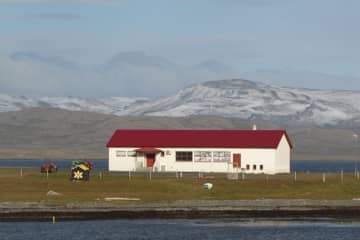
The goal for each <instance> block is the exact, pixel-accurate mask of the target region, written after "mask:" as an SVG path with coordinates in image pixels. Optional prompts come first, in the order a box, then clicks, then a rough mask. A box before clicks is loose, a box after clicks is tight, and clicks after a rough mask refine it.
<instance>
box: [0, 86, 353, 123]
mask: <svg viewBox="0 0 360 240" xmlns="http://www.w3.org/2000/svg"><path fill="white" fill-rule="evenodd" d="M359 102H360V92H355V91H338V90H311V89H300V88H287V87H277V86H271V85H267V84H263V83H259V82H252V81H248V80H242V79H233V80H221V81H210V82H205V83H202V84H196V85H192V86H190V87H187V88H184V89H182V90H180V91H179V92H178V93H176V94H174V95H172V96H169V97H166V98H159V99H155V100H148V99H145V98H120V97H113V98H107V99H82V98H72V97H71V98H39V99H35V98H28V97H11V96H8V95H0V111H3V112H4V111H14V110H20V109H24V108H29V107H55V108H61V109H67V110H76V111H90V112H100V113H111V114H116V115H139V116H141V115H152V116H174V117H181V116H189V115H217V116H223V117H237V118H242V119H262V120H269V121H273V122H281V123H286V124H296V125H299V124H316V125H321V126H323V125H338V124H344V125H351V126H360V104H358V103H359Z"/></svg>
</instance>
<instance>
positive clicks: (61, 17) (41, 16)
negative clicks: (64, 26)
mask: <svg viewBox="0 0 360 240" xmlns="http://www.w3.org/2000/svg"><path fill="white" fill-rule="evenodd" d="M24 17H25V18H30V19H55V20H75V19H80V18H81V15H79V14H73V13H35V14H28V15H25V16H24Z"/></svg>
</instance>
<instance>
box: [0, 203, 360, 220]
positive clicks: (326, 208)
mask: <svg viewBox="0 0 360 240" xmlns="http://www.w3.org/2000/svg"><path fill="white" fill-rule="evenodd" d="M53 217H55V219H56V221H65V220H90V219H146V218H148V219H149V218H183V219H194V218H269V219H275V220H276V219H287V220H306V219H324V218H325V219H334V220H351V221H360V200H272V199H260V200H235V201H233V200H222V201H218V200H216V201H215V200H214V201H212V200H211V201H210V200H209V201H197V200H191V201H188V200H187V201H175V202H171V203H146V204H145V203H136V204H126V205H121V204H120V205H119V204H115V203H112V202H103V201H98V202H92V203H79V204H74V203H73V204H49V203H46V202H1V203H0V221H51V219H52V218H53Z"/></svg>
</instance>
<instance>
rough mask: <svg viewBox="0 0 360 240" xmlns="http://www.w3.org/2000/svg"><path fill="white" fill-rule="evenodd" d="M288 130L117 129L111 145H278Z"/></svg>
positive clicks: (109, 145) (249, 146) (269, 146)
mask: <svg viewBox="0 0 360 240" xmlns="http://www.w3.org/2000/svg"><path fill="white" fill-rule="evenodd" d="M284 135H285V137H286V139H287V141H288V143H289V145H290V147H291V148H292V144H291V142H290V139H289V137H288V135H287V133H286V131H285V130H129V129H118V130H116V131H115V133H114V134H113V136H112V137H111V139H110V141H109V142H108V144H107V145H106V146H107V147H108V148H111V147H137V148H143V147H145V148H148V147H154V148H161V147H175V148H176V147H177V148H182V147H198V148H205V147H218V148H277V146H278V145H279V142H280V140H281V138H282V136H284Z"/></svg>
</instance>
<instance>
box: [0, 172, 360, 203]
mask: <svg viewBox="0 0 360 240" xmlns="http://www.w3.org/2000/svg"><path fill="white" fill-rule="evenodd" d="M69 177H70V172H68V171H65V170H62V171H60V172H58V173H52V174H49V177H48V178H47V177H46V174H44V173H40V172H39V170H38V169H30V168H25V169H23V170H22V176H21V173H20V169H17V168H0V192H1V194H0V201H1V202H4V201H45V202H52V203H70V202H72V203H82V202H95V201H104V198H105V197H129V198H140V202H159V201H161V202H166V201H168V202H169V201H170V202H171V201H175V200H241V199H263V198H265V199H353V198H360V181H359V180H358V178H357V177H356V176H355V174H344V176H343V180H342V179H341V175H340V174H327V175H326V179H325V183H324V182H323V175H322V174H306V173H301V174H297V177H296V181H295V179H294V175H293V174H285V175H245V179H244V180H242V178H241V175H240V176H239V179H238V180H228V179H227V178H226V175H225V174H207V175H205V176H204V178H201V179H199V178H198V177H197V175H196V174H193V175H184V176H183V178H179V179H176V177H175V173H174V174H169V175H166V176H164V175H157V174H155V173H153V174H152V176H151V180H150V176H149V174H147V173H143V174H137V175H135V176H132V177H131V179H130V180H129V177H128V175H127V174H123V175H121V174H114V173H108V172H104V173H102V178H101V179H100V176H99V172H95V171H93V172H92V174H91V179H90V181H89V182H75V181H70V180H69ZM205 182H211V183H213V184H214V188H213V189H211V190H206V189H203V187H202V185H203V183H205ZM50 190H52V191H55V192H58V193H61V194H62V195H61V196H47V195H46V193H47V192H48V191H50ZM118 203H119V204H126V203H128V202H127V201H121V202H118Z"/></svg>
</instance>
